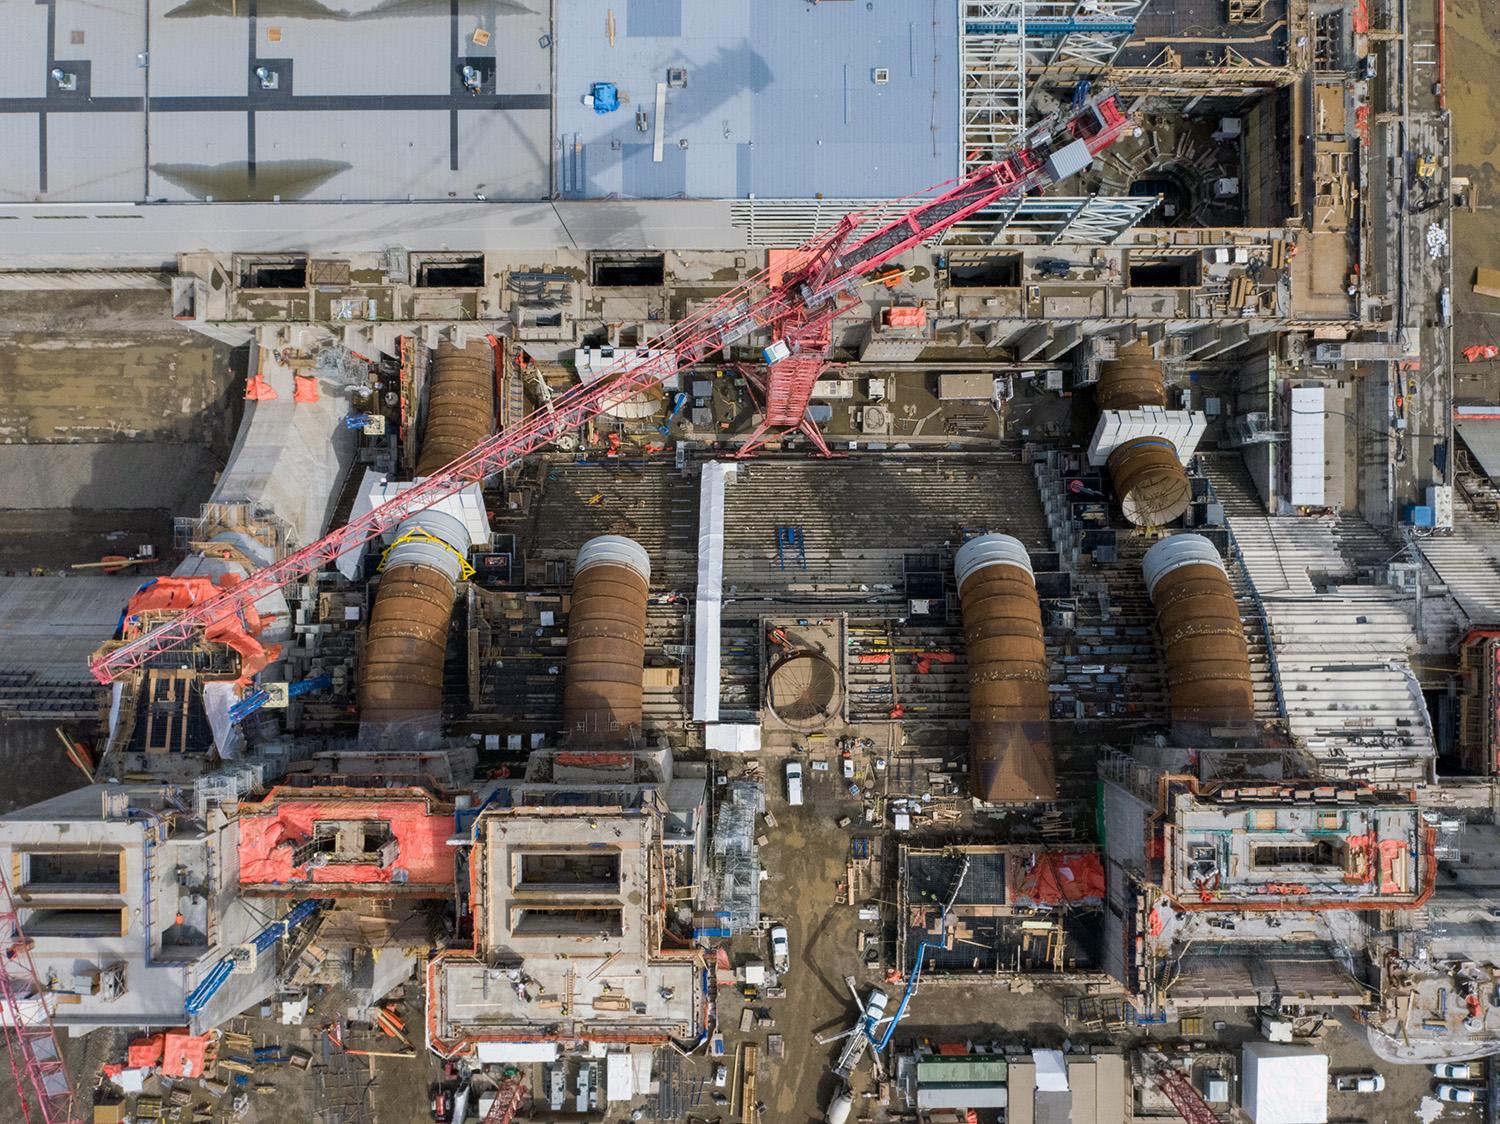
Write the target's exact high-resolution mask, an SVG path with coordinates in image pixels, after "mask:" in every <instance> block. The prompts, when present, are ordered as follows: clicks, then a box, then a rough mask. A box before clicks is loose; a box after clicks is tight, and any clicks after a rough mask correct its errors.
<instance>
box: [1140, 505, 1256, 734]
mask: <svg viewBox="0 0 1500 1124" xmlns="http://www.w3.org/2000/svg"><path fill="white" fill-rule="evenodd" d="M1141 570H1142V572H1143V573H1144V574H1145V578H1146V588H1147V590H1148V591H1149V592H1150V594H1151V602H1152V604H1154V605H1155V606H1156V622H1157V625H1158V627H1159V628H1160V630H1161V642H1162V650H1163V654H1164V656H1165V658H1166V663H1167V689H1168V691H1169V692H1170V694H1171V702H1172V724H1173V725H1174V726H1178V727H1185V728H1189V729H1191V728H1194V727H1210V726H1218V725H1243V724H1245V723H1248V722H1251V721H1252V720H1253V719H1254V717H1255V689H1254V686H1253V684H1252V682H1251V679H1250V650H1249V648H1248V647H1247V646H1246V644H1245V629H1244V626H1243V625H1242V624H1241V623H1240V609H1239V604H1238V602H1236V601H1235V599H1234V590H1233V589H1232V588H1231V587H1230V585H1229V575H1228V573H1227V572H1226V571H1225V569H1224V563H1223V562H1222V561H1220V559H1219V552H1218V550H1217V548H1215V546H1214V544H1213V543H1211V542H1209V541H1208V540H1207V539H1206V538H1204V537H1203V536H1202V535H1173V536H1172V537H1171V538H1166V539H1162V540H1161V542H1159V543H1157V544H1156V545H1155V546H1153V547H1152V548H1151V549H1150V550H1148V551H1146V557H1145V558H1144V559H1143V560H1142V562H1141Z"/></svg>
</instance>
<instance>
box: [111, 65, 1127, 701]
mask: <svg viewBox="0 0 1500 1124" xmlns="http://www.w3.org/2000/svg"><path fill="white" fill-rule="evenodd" d="M1129 124H1130V118H1129V117H1128V116H1127V115H1126V113H1125V111H1124V110H1123V109H1122V108H1121V106H1120V103H1119V100H1118V98H1117V96H1116V95H1115V94H1113V93H1104V94H1100V95H1098V96H1096V97H1094V98H1091V99H1089V100H1087V101H1084V102H1083V104H1081V105H1079V106H1077V107H1076V108H1073V109H1071V110H1069V111H1068V112H1067V113H1066V114H1065V115H1063V116H1061V117H1058V116H1057V115H1052V116H1049V117H1046V118H1044V119H1043V120H1042V121H1040V122H1038V123H1037V125H1036V126H1035V127H1034V128H1032V129H1031V131H1030V132H1028V133H1027V134H1026V136H1025V137H1024V138H1023V139H1022V141H1021V143H1020V144H1019V145H1018V146H1016V148H1015V149H1014V150H1013V151H1012V152H1011V154H1010V155H1009V156H1007V157H1006V158H1005V159H1004V160H1001V161H1000V162H999V163H996V164H991V165H989V166H987V167H984V168H981V169H979V170H977V171H975V172H973V173H971V174H970V175H969V176H967V177H966V178H964V179H962V180H959V181H957V182H956V183H955V184H954V185H953V186H951V187H949V188H948V189H947V190H946V191H941V192H940V193H939V194H937V195H936V196H929V195H925V194H924V195H921V196H917V197H915V200H914V201H913V202H912V203H911V204H910V206H908V207H907V208H906V209H905V210H904V211H903V212H902V213H901V214H900V215H898V216H897V217H896V218H893V219H890V220H887V221H885V222H883V223H881V224H880V225H878V226H876V227H875V229H873V230H871V231H868V232H865V231H864V230H863V228H864V227H865V226H866V225H867V223H866V219H867V216H865V215H863V214H860V213H856V214H851V215H847V216H845V217H844V218H843V219H841V220H840V221H839V222H838V223H836V224H835V225H834V226H833V227H832V228H831V229H830V230H828V231H826V232H825V233H823V234H822V235H820V236H818V237H817V238H815V239H813V240H812V241H811V242H809V243H807V244H806V245H805V246H803V247H802V248H801V249H800V250H798V251H797V252H796V253H795V255H794V256H793V259H792V265H791V266H790V267H788V268H786V269H784V270H782V272H781V275H780V276H779V277H772V276H770V274H769V271H764V272H762V273H760V274H758V275H757V276H756V277H754V278H752V279H751V280H750V281H748V282H747V283H745V284H744V285H742V286H740V287H739V288H737V289H734V290H732V291H731V292H729V293H727V294H725V295H724V296H721V297H719V298H718V299H717V300H714V301H712V302H710V303H709V304H708V305H706V306H705V307H704V308H702V309H701V310H699V311H698V312H696V313H694V314H693V315H692V316H689V317H687V318H686V319H684V320H682V321H680V322H678V323H677V324H676V325H675V326H674V327H673V328H672V329H671V331H669V332H667V333H666V334H665V335H664V336H663V337H661V338H659V339H656V340H653V341H652V343H651V348H652V350H653V352H655V354H654V355H653V356H652V357H651V358H649V359H647V360H646V361H644V362H641V361H640V360H639V357H637V356H635V355H633V354H632V355H630V356H627V357H626V358H625V359H622V360H621V361H620V363H619V364H617V366H616V368H615V370H614V372H613V373H611V372H606V373H605V375H604V376H603V377H602V378H600V379H599V380H597V381H595V382H592V383H589V384H587V385H582V384H580V385H578V386H575V387H574V388H572V389H571V390H569V391H567V392H566V393H564V394H560V395H557V396H556V397H554V398H553V399H552V402H551V404H550V406H549V407H548V408H547V409H545V410H537V411H536V412H535V413H533V414H531V415H530V416H529V417H527V418H526V419H524V420H523V421H522V422H520V423H519V424H518V425H515V426H512V427H510V428H509V429H507V430H504V431H503V432H501V433H498V434H496V435H495V436H493V437H491V438H489V439H488V440H486V441H484V442H483V443H482V444H480V445H477V446H475V447H474V448H473V449H471V450H470V451H469V452H467V453H465V454H464V455H463V456H461V457H459V458H458V459H457V460H455V461H453V462H452V463H450V464H448V465H446V466H445V467H444V468H443V469H441V470H440V471H439V472H437V473H436V474H434V475H432V476H428V477H426V478H425V479H423V480H420V481H418V482H417V483H416V484H415V485H414V486H413V487H411V488H408V489H406V490H405V491H403V492H402V493H401V494H400V495H398V496H396V497H394V498H393V499H390V500H387V501H386V502H385V503H383V504H381V505H380V506H379V507H377V508H375V509H373V510H372V511H370V512H367V513H366V514H364V515H362V516H360V517H359V518H357V519H353V520H350V521H349V522H348V523H346V524H345V525H344V526H343V527H340V528H339V529H338V530H336V531H333V532H331V533H330V534H328V535H326V536H325V537H323V538H321V539H319V540H318V541H317V542H315V543H312V544H310V545H308V546H305V547H303V548H301V549H300V550H297V551H295V552H294V553H292V554H289V555H287V556H286V557H285V558H283V559H282V560H281V561H279V562H277V563H275V564H274V565H271V566H268V567H266V568H265V569H263V570H259V571H257V572H256V573H254V574H252V575H250V576H249V577H248V578H246V579H245V580H244V581H242V582H240V583H239V584H238V585H235V586H233V587H231V588H229V589H226V590H225V591H224V592H223V593H221V594H219V595H218V596H216V597H213V598H210V599H208V600H205V601H203V602H202V603H200V604H195V605H193V606H191V607H189V608H187V609H184V610H183V611H182V612H181V613H179V614H178V615H177V616H176V617H174V618H172V619H171V620H169V621H167V622H166V623H164V624H161V625H159V626H157V627H156V628H154V629H151V630H150V631H148V632H145V633H143V634H142V635H140V636H138V637H136V638H135V639H133V640H130V641H128V642H127V643H124V644H122V645H120V646H118V647H115V648H113V649H110V650H107V651H105V652H103V653H102V654H100V655H98V656H96V658H95V659H94V661H93V662H92V663H91V665H90V670H91V671H92V672H93V674H94V677H95V678H96V679H97V680H99V682H100V683H111V682H113V681H114V680H115V679H118V678H119V677H120V676H121V675H124V674H125V673H127V672H131V671H135V670H137V669H140V668H144V667H146V666H147V665H149V664H151V663H152V662H153V661H154V660H156V659H157V658H158V657H159V656H161V655H162V654H163V653H165V652H168V651H170V650H171V649H173V648H175V647H177V646H179V645H181V644H185V643H188V642H190V641H191V640H192V639H193V638H194V637H195V636H196V635H197V634H198V633H199V632H200V631H201V630H202V629H204V628H205V627H207V626H210V625H212V624H214V623H215V622H218V621H225V620H227V619H228V618H231V617H234V616H236V615H238V614H240V613H242V612H243V611H244V610H246V609H248V608H249V607H251V606H252V605H254V604H255V602H256V601H257V600H259V599H260V598H261V597H264V596H265V595H266V594H267V593H269V592H271V591H272V590H274V589H278V588H280V587H281V586H284V585H287V584H289V583H291V582H294V581H296V580H298V579H299V578H303V577H306V576H307V575H308V574H311V573H314V572H316V571H317V570H319V569H321V568H322V567H324V566H326V565H329V564H330V563H332V562H334V561H335V560H336V559H338V558H339V557H340V556H341V555H343V554H346V553H347V552H349V551H350V550H353V549H355V548H356V547H359V546H360V545H362V544H364V543H367V542H369V541H370V540H372V539H374V538H377V537H378V536H380V535H381V534H383V533H384V532H386V531H389V530H391V529H392V528H394V527H396V526H398V525H399V524H400V523H401V522H403V521H404V520H405V519H407V518H409V517H410V516H412V515H415V514H416V513H417V512H419V511H423V510H425V509H426V508H429V507H431V506H432V505H433V504H435V503H438V502H439V501H441V500H443V499H446V498H448V497H449V496H452V495H455V494H457V493H458V492H461V491H462V490H463V489H464V488H466V487H468V486H469V485H471V484H474V483H478V482H481V481H483V480H484V479H485V478H486V477H488V476H492V475H494V474H495V473H497V472H500V471H501V470H503V469H505V468H507V467H509V466H510V465H513V464H515V463H516V462H517V461H519V460H520V459H521V458H523V457H525V456H528V455H529V454H531V453H535V452H537V451H539V450H541V449H542V448H544V447H546V446H547V445H549V444H551V443H552V442H553V441H555V440H556V439H557V438H558V437H560V436H562V435H564V434H566V433H569V432H572V431H573V430H576V429H577V428H578V427H579V426H581V425H583V424H584V422H586V421H588V419H590V418H592V417H594V416H595V415H597V414H599V413H600V412H601V411H603V410H606V409H608V408H609V407H611V406H613V405H616V404H618V403H620V402H622V401H624V400H626V399H628V398H631V397H633V396H634V395H636V394H637V393H639V392H640V391H641V390H644V389H646V388H647V387H650V386H653V385H655V384H657V383H659V382H661V381H662V380H663V379H665V378H667V377H669V376H670V375H672V374H673V373H674V372H676V371H677V370H678V368H679V367H684V366H690V365H692V364H695V363H701V362H704V361H705V360H707V359H708V358H709V357H710V356H712V355H715V354H717V353H719V352H721V351H723V350H724V349H725V348H727V347H729V346H731V345H732V344H734V343H736V342H738V341H739V340H742V339H744V338H745V337H746V336H748V335H750V334H751V333H752V332H758V331H769V332H770V334H771V338H772V340H773V343H772V345H771V347H769V348H767V349H766V351H767V359H768V361H770V372H769V375H768V377H767V380H766V388H765V391H766V413H765V422H764V423H763V424H762V425H761V427H760V428H759V429H757V430H756V432H755V433H754V434H752V436H751V438H750V440H749V441H748V442H747V443H746V446H745V447H744V449H742V450H741V451H742V452H748V451H749V450H751V449H753V448H755V447H756V446H757V445H759V444H761V443H763V442H764V441H766V440H767V439H768V438H769V436H770V435H771V434H772V432H773V431H775V432H781V431H789V430H801V431H802V432H804V433H806V434H807V435H808V436H809V438H810V439H811V440H812V441H813V443H814V444H816V445H817V446H818V447H819V448H820V449H821V450H822V451H824V452H825V453H826V452H827V445H826V444H824V442H823V438H822V435H821V434H819V433H818V432H817V430H816V429H815V428H814V426H813V423H812V422H811V421H810V420H809V419H808V418H807V406H808V403H809V402H810V401H811V399H812V392H813V386H814V384H815V383H816V382H817V381H818V376H819V375H820V374H821V373H822V372H823V369H824V366H825V365H826V363H827V360H828V352H829V348H830V346H831V328H832V325H833V321H834V318H835V317H837V316H838V315H839V313H841V312H842V311H844V310H845V308H846V307H847V303H846V302H848V301H850V300H851V299H852V296H851V295H852V294H853V293H854V292H855V291H856V290H858V289H859V287H860V285H861V284H862V283H863V282H864V281H865V280H866V279H868V278H869V277H870V276H871V275H872V274H875V273H878V272H879V270H880V269H881V268H882V267H883V266H885V265H886V264H888V263H889V262H891V261H892V260H893V259H894V258H896V257H898V256H900V255H901V254H902V253H904V252H906V251H907V250H909V249H911V248H913V247H915V246H920V245H922V244H923V243H925V242H928V241H931V240H932V239H934V238H936V237H938V236H939V235H941V234H942V233H943V232H944V231H946V230H947V229H948V228H950V227H951V226H953V225H954V224H955V223H958V222H962V221H963V220H964V219H967V218H969V217H970V216H972V215H974V214H976V213H977V212H979V211H982V210H983V209H984V208H986V207H988V206H990V205H991V204H993V203H995V202H997V201H999V200H1001V199H1004V198H1006V197H1008V196H1011V195H1019V194H1021V193H1023V192H1027V191H1033V190H1037V189H1039V188H1042V187H1044V186H1046V185H1048V184H1051V183H1055V182H1057V181H1058V180H1060V179H1065V178H1067V177H1068V176H1070V175H1073V174H1074V173H1075V172H1078V171H1081V170H1082V169H1083V168H1085V167H1086V166H1087V165H1088V163H1089V161H1090V160H1091V159H1092V158H1093V157H1094V156H1095V155H1097V154H1098V153H1099V152H1101V151H1103V150H1104V149H1106V148H1108V147H1109V146H1110V145H1111V144H1113V143H1114V142H1115V141H1116V140H1117V139H1118V138H1119V137H1120V135H1121V134H1122V133H1123V132H1124V131H1125V129H1126V127H1127V126H1128V125H1129Z"/></svg>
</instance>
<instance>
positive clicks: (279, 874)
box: [239, 793, 454, 893]
mask: <svg viewBox="0 0 1500 1124" xmlns="http://www.w3.org/2000/svg"><path fill="white" fill-rule="evenodd" d="M262 809H263V810H262ZM320 820H323V821H326V820H374V821H379V822H381V823H385V824H387V825H389V827H390V829H391V836H392V838H394V839H395V840H396V848H397V853H396V861H395V862H394V863H392V864H391V865H390V866H388V867H379V866H376V865H375V864H374V863H324V864H321V865H320V864H319V863H318V862H317V860H316V859H315V858H314V859H312V860H309V861H306V862H304V863H303V864H302V865H300V866H296V865H294V864H293V852H294V851H295V850H296V848H297V847H298V846H299V845H301V844H302V843H305V842H307V841H308V840H309V839H311V838H312V836H313V825H314V823H316V822H317V821H320ZM452 834H453V816H452V815H451V814H450V813H446V812H444V813H439V812H433V811H430V810H429V809H428V805H427V801H426V800H425V799H423V798H421V797H412V798H410V799H382V800H375V799H360V798H358V797H333V796H330V797H327V798H325V799H321V800H308V799H298V798H295V797H293V798H278V796H277V794H275V793H273V794H272V795H271V796H270V797H268V798H267V801H266V804H265V805H262V806H261V808H259V809H258V808H256V807H254V806H247V805H241V806H240V851H239V854H240V885H242V886H278V885H297V884H305V883H313V884H315V885H330V886H336V885H339V884H351V883H358V884H370V885H389V884H392V883H396V884H404V885H406V886H409V887H410V886H432V887H435V888H438V889H441V890H442V891H443V892H444V893H448V892H451V891H452V889H453V852H454V848H452V847H450V846H448V838H449V836H451V835H452Z"/></svg>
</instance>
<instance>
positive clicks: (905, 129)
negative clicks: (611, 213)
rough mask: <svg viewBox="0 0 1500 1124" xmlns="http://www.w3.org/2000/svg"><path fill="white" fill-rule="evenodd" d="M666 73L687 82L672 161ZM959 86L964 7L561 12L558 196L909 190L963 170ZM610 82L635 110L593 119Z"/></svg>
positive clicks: (643, 3)
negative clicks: (881, 74)
mask: <svg viewBox="0 0 1500 1124" xmlns="http://www.w3.org/2000/svg"><path fill="white" fill-rule="evenodd" d="M611 13H613V30H614V36H613V40H614V41H613V44H612V43H611V35H610V30H611ZM668 68H681V69H683V70H685V71H686V85H684V86H682V87H680V88H669V89H668V90H667V91H666V100H665V111H664V113H663V121H662V123H661V131H662V134H663V138H662V139H663V144H662V155H661V159H660V160H658V159H656V158H655V153H654V142H655V138H656V130H657V128H658V122H657V120H656V103H657V84H658V83H665V82H667V70H668ZM877 69H882V70H885V71H887V72H888V74H887V79H886V81H885V82H884V84H877V83H876V81H875V71H876V70H877ZM958 79H959V71H958V30H957V9H956V8H955V7H954V6H953V5H951V4H938V5H932V6H928V5H912V4H901V3H895V2H893V0H872V2H870V3H862V2H859V0H853V2H849V3H831V4H783V3H764V2H762V3H751V2H749V0H737V2H720V3H712V4H693V3H686V2H685V0H624V2H623V3H621V2H619V0H569V2H568V3H567V4H563V5H559V10H558V13H557V80H556V92H557V128H558V132H559V134H560V139H561V146H560V159H559V168H558V187H559V189H560V191H561V193H562V194H563V195H564V197H567V198H601V197H607V196H611V195H621V196H625V197H631V198H642V199H660V198H670V197H673V196H678V195H687V196H691V197H698V198H744V197H746V196H748V195H751V194H754V195H757V196H761V197H788V198H806V197H811V196H814V195H817V194H819V193H821V194H823V195H826V196H831V197H863V198H870V197H893V196H902V195H906V194H909V193H911V192H913V191H916V190H918V189H920V188H922V187H926V186H928V185H929V184H933V183H939V182H942V181H944V180H947V179H949V178H950V177H951V176H953V175H954V173H955V171H956V169H957V167H958ZM597 82H611V83H614V84H616V85H617V86H618V88H619V90H620V92H621V93H622V94H623V95H625V97H626V98H628V101H625V102H624V104H622V105H621V106H620V108H619V109H617V110H615V111H614V112H612V113H608V114H602V115H601V114H598V113H595V112H594V110H593V108H591V107H590V106H588V105H586V104H584V101H583V98H584V96H585V95H587V94H589V93H590V91H591V90H592V88H593V86H594V84H595V83H597Z"/></svg>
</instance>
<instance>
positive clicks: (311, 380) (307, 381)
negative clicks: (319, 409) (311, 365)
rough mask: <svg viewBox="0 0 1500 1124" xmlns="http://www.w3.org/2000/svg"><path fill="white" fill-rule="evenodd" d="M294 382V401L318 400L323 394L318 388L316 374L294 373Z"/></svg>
mask: <svg viewBox="0 0 1500 1124" xmlns="http://www.w3.org/2000/svg"><path fill="white" fill-rule="evenodd" d="M292 378H293V384H292V401H293V402H316V401H317V400H318V399H319V398H321V397H323V395H322V394H321V393H320V392H319V390H318V378H317V376H316V375H294V376H292Z"/></svg>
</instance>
